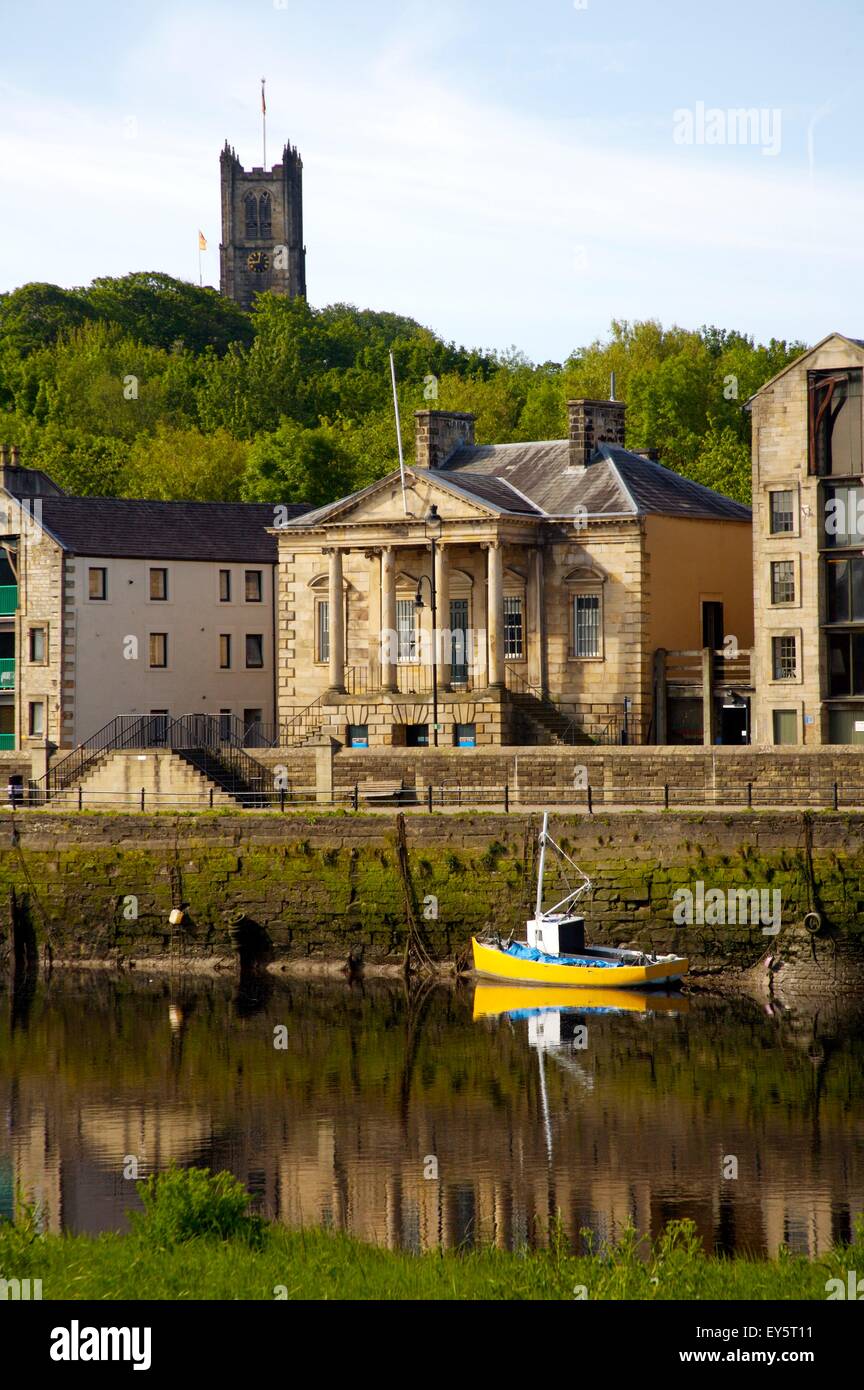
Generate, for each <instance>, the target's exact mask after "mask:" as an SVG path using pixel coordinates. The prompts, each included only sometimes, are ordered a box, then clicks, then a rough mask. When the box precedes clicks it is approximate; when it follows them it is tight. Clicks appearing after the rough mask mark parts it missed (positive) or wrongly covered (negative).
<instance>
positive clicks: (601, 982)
mask: <svg viewBox="0 0 864 1390" xmlns="http://www.w3.org/2000/svg"><path fill="white" fill-rule="evenodd" d="M471 946H472V948H473V951H474V969H475V970H476V972H477V974H478V975H485V976H487V977H489V978H490V979H493V980H511V981H512V982H513V983H514V984H515V983H519V984H526V985H561V986H563V987H564V988H566V989H591V990H596V989H601V990H602V991H603V993H604V994H605V993H606V992H607V991H610V992H611V991H612V990H619V989H640V988H642V989H644V988H646V987H650V986H651V985H662V984H665V983H667V982H668V981H670V980H679V979H681V977H682V976H683V975H686V974H687V971H688V970H689V968H690V964H689V961H687V960H685V959H684V958H683V957H681V956H655V957H654V958H653V960H650V958H648V959H649V960H650V963H649V964H645V965H636V964H633V965H630V964H627V963H626V962H625V961H624V960H622V962H621V964H619V965H601V964H600V963H599V961H600V957H599V955H598V956H597V959H598V964H597V965H589V964H584V965H583V964H580V965H558V964H556V963H554V962H550V961H549V960H548V959H546V960H525V959H522V958H520V957H519V956H511V955H509V954H508V953H507V951H504V950H502V949H501V948H500V947H497V946H487V945H484V943H483V942H482V941H477V940H476V938H472V941H471ZM591 954H592V952H591V951H590V949H589V950H588V951H586V952H585V954H584V955H583V954H582V953H581V952H580V959H582V960H585V961H587V960H590V956H591ZM612 954H613V952H612V950H611V949H610V951H609V956H612ZM614 954H615V955H618V956H620V957H627V956H632V957H633V958H634V959H636V958H638V956H639V955H640V952H637V951H617V952H614ZM605 958H607V959H608V957H605Z"/></svg>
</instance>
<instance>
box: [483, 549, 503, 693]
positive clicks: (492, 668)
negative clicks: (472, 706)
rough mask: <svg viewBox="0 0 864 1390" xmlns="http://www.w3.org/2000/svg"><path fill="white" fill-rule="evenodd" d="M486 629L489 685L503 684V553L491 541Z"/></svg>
mask: <svg viewBox="0 0 864 1390" xmlns="http://www.w3.org/2000/svg"><path fill="white" fill-rule="evenodd" d="M487 565H488V589H487V594H486V609H487V612H486V628H487V631H488V634H489V638H488V640H489V684H490V686H499V685H503V684H504V551H503V549H502V546H501V542H500V541H493V542H492V544H491V545H490V546H489V548H488V551H487Z"/></svg>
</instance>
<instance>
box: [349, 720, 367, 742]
mask: <svg viewBox="0 0 864 1390" xmlns="http://www.w3.org/2000/svg"><path fill="white" fill-rule="evenodd" d="M348 747H349V748H368V747H369V725H368V724H349V725H348Z"/></svg>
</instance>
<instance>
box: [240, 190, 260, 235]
mask: <svg viewBox="0 0 864 1390" xmlns="http://www.w3.org/2000/svg"><path fill="white" fill-rule="evenodd" d="M243 208H244V211H245V213H246V235H247V236H250V237H257V235H258V199H257V198H256V197H255V194H254V193H247V194H246V197H245V198H244V199H243Z"/></svg>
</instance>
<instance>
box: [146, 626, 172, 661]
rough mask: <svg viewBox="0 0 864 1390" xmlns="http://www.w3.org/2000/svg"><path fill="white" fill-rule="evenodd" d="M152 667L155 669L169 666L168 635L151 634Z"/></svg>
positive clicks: (160, 633) (161, 633)
mask: <svg viewBox="0 0 864 1390" xmlns="http://www.w3.org/2000/svg"><path fill="white" fill-rule="evenodd" d="M150 665H151V667H154V668H159V667H164V666H167V665H168V633H167V632H151V633H150Z"/></svg>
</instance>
